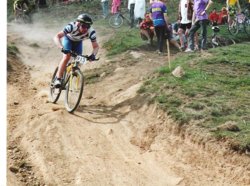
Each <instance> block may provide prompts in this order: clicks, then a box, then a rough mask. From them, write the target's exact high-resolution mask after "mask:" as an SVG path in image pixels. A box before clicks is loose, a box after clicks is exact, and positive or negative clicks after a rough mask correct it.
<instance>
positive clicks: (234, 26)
mask: <svg viewBox="0 0 250 186" xmlns="http://www.w3.org/2000/svg"><path fill="white" fill-rule="evenodd" d="M228 31H229V33H230V34H231V35H233V36H236V35H237V34H238V32H239V23H238V20H237V18H234V20H233V22H232V24H231V26H229V25H228Z"/></svg>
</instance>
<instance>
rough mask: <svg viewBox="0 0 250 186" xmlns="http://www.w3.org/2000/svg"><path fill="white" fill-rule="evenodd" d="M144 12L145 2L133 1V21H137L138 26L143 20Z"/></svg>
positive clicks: (143, 0)
mask: <svg viewBox="0 0 250 186" xmlns="http://www.w3.org/2000/svg"><path fill="white" fill-rule="evenodd" d="M145 12H146V1H145V0H135V20H138V23H139V24H140V23H141V22H142V20H143V19H144V15H145Z"/></svg>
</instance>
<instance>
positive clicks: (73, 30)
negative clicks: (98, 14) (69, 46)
mask: <svg viewBox="0 0 250 186" xmlns="http://www.w3.org/2000/svg"><path fill="white" fill-rule="evenodd" d="M63 32H64V33H65V35H66V36H67V37H68V38H69V39H70V40H71V41H82V40H84V39H90V40H91V41H92V42H93V41H96V32H95V30H94V29H93V28H92V27H90V28H89V29H88V32H86V33H80V32H79V30H78V26H77V22H71V23H69V24H68V25H67V26H66V27H64V29H63Z"/></svg>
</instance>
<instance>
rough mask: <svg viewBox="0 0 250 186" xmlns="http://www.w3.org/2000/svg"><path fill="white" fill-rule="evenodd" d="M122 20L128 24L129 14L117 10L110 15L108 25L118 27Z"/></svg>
mask: <svg viewBox="0 0 250 186" xmlns="http://www.w3.org/2000/svg"><path fill="white" fill-rule="evenodd" d="M124 20H125V21H126V22H127V23H128V24H129V25H130V23H131V21H130V18H129V16H128V15H127V14H123V13H121V12H118V13H116V14H113V15H111V16H110V18H109V25H110V26H111V27H113V28H120V27H121V26H122V25H123V23H124Z"/></svg>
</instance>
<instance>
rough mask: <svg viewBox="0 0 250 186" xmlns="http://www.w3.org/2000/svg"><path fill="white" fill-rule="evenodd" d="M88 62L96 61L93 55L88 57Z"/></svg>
mask: <svg viewBox="0 0 250 186" xmlns="http://www.w3.org/2000/svg"><path fill="white" fill-rule="evenodd" d="M88 60H90V61H95V60H96V58H95V54H91V55H90V56H89V57H88Z"/></svg>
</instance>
